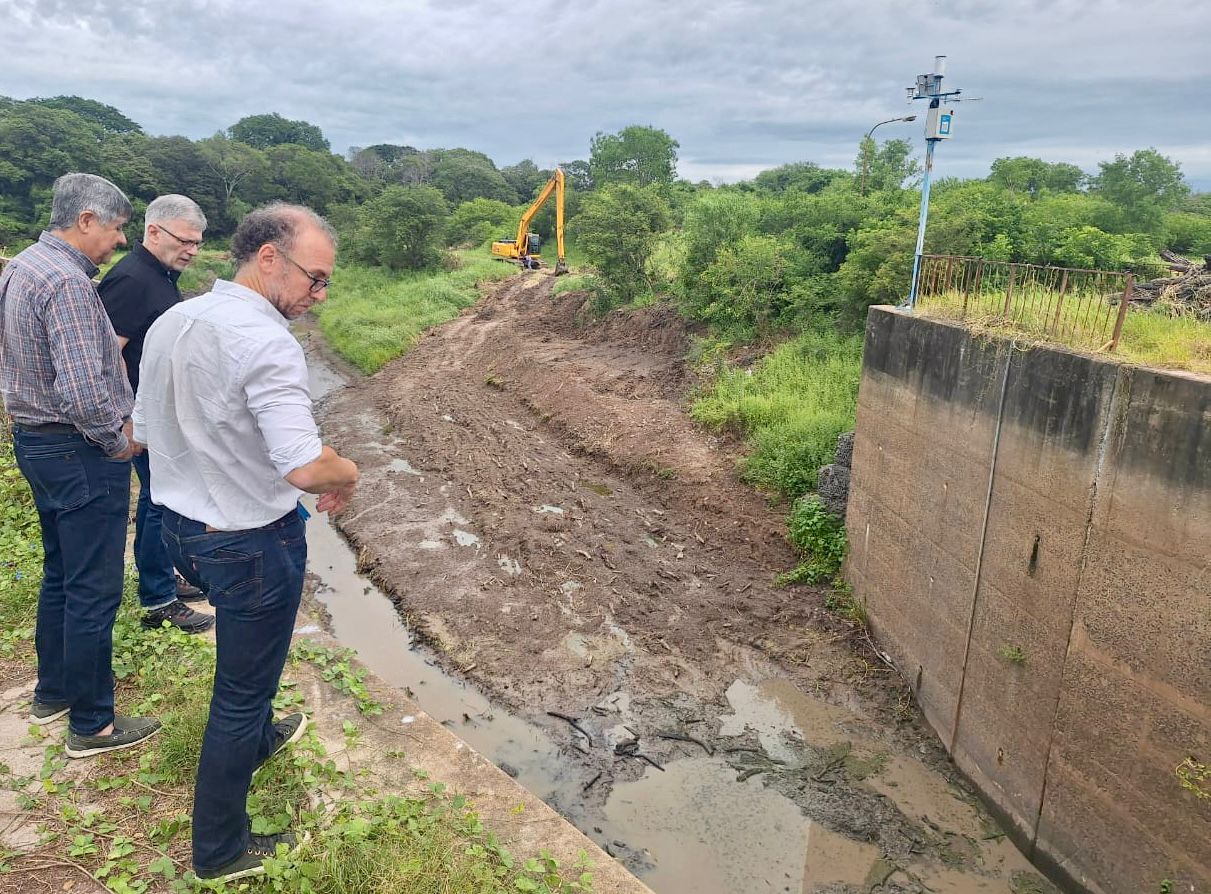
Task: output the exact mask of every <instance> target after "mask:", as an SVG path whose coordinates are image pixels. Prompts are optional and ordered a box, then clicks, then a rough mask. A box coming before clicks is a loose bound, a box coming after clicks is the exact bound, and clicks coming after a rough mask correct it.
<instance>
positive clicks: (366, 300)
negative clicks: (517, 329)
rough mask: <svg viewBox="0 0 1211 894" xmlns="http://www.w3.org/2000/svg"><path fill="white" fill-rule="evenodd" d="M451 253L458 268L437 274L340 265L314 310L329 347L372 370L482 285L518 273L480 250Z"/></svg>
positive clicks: (466, 303) (442, 319) (458, 307)
mask: <svg viewBox="0 0 1211 894" xmlns="http://www.w3.org/2000/svg"><path fill="white" fill-rule="evenodd" d="M455 257H456V258H458V261H459V267H458V269H456V270H452V271H443V272H438V273H418V274H406V273H404V274H401V273H395V272H392V271H389V270H386V269H382V268H370V267H356V266H342V265H338V267H337V270H336V275H335V276H334V278H333V284H332V289H331V292H330V294H329V297H328V300H327V301H325V302H324V303H323V304H321V305H320V306H319V307H317V308H315V309H314V310H313V311H312V313H314V314H315V316H316V318H317V319H318V320H319V324H320V329H321V330H322V331H323V333H324V337H325V338H327V339H328V343H329V344H330V345H331V346H332V347H333V349H335V350H336V351H337V352H338V353H340V354H341V355H342V356H343V357H345V358H346V359H348V360H349V361H350V362H351V363H353V364H354V365H355V366H356V367H357V368H358V369H360V370H361V371H362V372H365V373H372V372H376V371H377V370H379V369H382V367H383V366H385V365H386V364H387V363H389V362H390V361H391V360H394V359H395V358H396V357H398V356H400V355H401V354H403V353H404V351H406V350H407V349H408V348H410V347H411V346H412V345H413V344H414V343H415V342H416V340H417V339H418V338H420V336H421V335H422V334H423V333H424V332H425V330H426V329H428V328H429V327H431V326H436V325H438V324H440V323H444V322H446V321H447V320H449V319H451V318H453V317H455V316H457V315H458V313H459V312H460V311H461V310H463V309H464V308H467V307H470V306H471V305H472V304H474V303H475V302H476V301H477V300H478V299H479V291H478V288H477V287H478V286H479V284H480V283H484V282H491V281H493V280H500V279H505V278H507V277H509V276H512V275H513V274H515V273H516V272H517V268H516V267H514V266H512V265H511V264H506V263H502V262H500V261H497V260H495V259H493V258H492V257H491V256H490V255H488V254H487V253H486V252H485V251H481V250H479V249H469V250H466V251H460V252H456V253H455Z"/></svg>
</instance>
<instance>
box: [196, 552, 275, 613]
mask: <svg viewBox="0 0 1211 894" xmlns="http://www.w3.org/2000/svg"><path fill="white" fill-rule="evenodd" d="M189 561H190V563H191V564H192V565H193V568H194V570H195V571H196V572H197V575H198V577H199V578H201V580H202V582H203V583H204V584H206V596H207V598H208V599H209V600H210V604H211V605H213V606H214V607H215V608H236V609H254V608H256V607H257V606H259V605H260V604H261V589H262V578H263V575H264V570H263V569H264V556H263V554H262V553H259V552H258V553H245V552H240V551H239V550H234V549H227V548H223V547H220V548H218V549H215V550H213V551H211V552H208V553H206V554H204V555H199V554H195V555H193V556H191V557H190V559H189Z"/></svg>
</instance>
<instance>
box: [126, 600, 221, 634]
mask: <svg viewBox="0 0 1211 894" xmlns="http://www.w3.org/2000/svg"><path fill="white" fill-rule="evenodd" d="M165 621H167V622H168V623H169V624H171V625H172V626H173V627H179V628H180V629H181V630H184V631H185V632H186V633H201V632H202V631H203V630H209V629H210V628H211V626H212V625H213V624H214V616H213V615H207V614H203V613H202V612H195V611H194V610H193V609H192V608H190V607H189V606H188V605H186V604H185V603H184V602H182V601H181V600H180V599H178V600H177V601H176V602H170V603H169V604H168V605H166V606H164V607H163V608H157V609H154V610H153V611H149V612H147V613H146V614H145V615H143V620H142V621H140V622H139V623H140V624H142V625H143V626H144V627H146V628H147V629H148V630H159V629H160V628H161V627H163V626H164V622H165Z"/></svg>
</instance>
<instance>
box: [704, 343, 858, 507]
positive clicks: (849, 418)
mask: <svg viewBox="0 0 1211 894" xmlns="http://www.w3.org/2000/svg"><path fill="white" fill-rule="evenodd" d="M711 350H714V351H716V353H717V350H718V346H716V347H715V348H714V349H711V348H709V346H708V349H707V352H706V353H708V354H709V353H710V352H711ZM716 369H717V375H716V376H715V379H714V382H713V384H712V385H711V386H710V387H709V388H708V389H706V391H705V392H704V393H703V394H702V395H701V396H700V397H699V398H698V399H697V400H696V401H695V402H694V405H693V408H692V410H691V412H692V414H693V416H694V418H695V419H697V420H698V421H699V422H702V423H705V424H707V425H710V426H714V427H717V428H730V429H732V430H733V431H736V432H737V433H739V434H742V435H744V436H746V437H747V438H748V439H749V440H750V442H751V444H752V448H753V449H752V452H751V453H750V454H749V456H748V458H747V460H746V461H745V476H746V477H747V478H748V480H750V481H751V482H752V483H754V484H756V485H757V486H758V487H760V488H762V489H764V490H767V491H770V492H771V493H774V494H777V495H779V496H782V497H785V498H787V499H794V498H796V497H799V496H802V495H803V494H804V493H806V492H808V491H810V490H814V489H815V487H816V473H817V472H818V471H819V469H820V467H821V466H823V465H826V464H827V463H829V462H831V461H832V457H833V454H834V452H835V451H836V446H837V437H838V436H839V435H840V434H841V433H842V432H846V431H849V430H850V429H852V428H853V425H854V416H855V413H856V409H857V402H858V381H859V379H860V377H861V373H862V338H861V337H860V336H844V337H843V336H838V335H837V334H836V333H834V332H830V331H814V330H813V331H808V332H804V333H802V334H801V335H799V336H796V337H795V338H792V339H790V340H789V341H786V342H783V343H782V344H781V345H779V346H778V347H776V348H775V349H774V350H773V351H771V352H770V353H769V354H767V355H766V356H765V357H764V358H762V359H761V360H760V361H758V362H757V364H755V365H754V366H753V367H751V368H748V369H746V368H743V367H740V366H736V365H732V364H728V363H726V362H722V361H719V362H718V363H717V365H716Z"/></svg>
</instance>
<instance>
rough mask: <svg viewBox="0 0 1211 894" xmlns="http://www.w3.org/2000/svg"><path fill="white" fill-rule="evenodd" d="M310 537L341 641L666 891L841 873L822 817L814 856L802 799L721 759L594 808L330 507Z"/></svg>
mask: <svg viewBox="0 0 1211 894" xmlns="http://www.w3.org/2000/svg"><path fill="white" fill-rule="evenodd" d="M311 503H312V505H311V507H310V508H312V509H314V500H311ZM307 546H308V551H309V556H308V564H309V570H310V572H311V573H312V575H314V577H315V578H316V580H317V587H316V597H317V598H318V599H319V601H320V602H321V603H322V604H323V605H324V607H325V608H326V609H327V610H328V612H329V614H330V616H331V619H332V631H333V635H334V636H336V638H337V639H339V640H340V641H341V642H342V643H343V644H344V645H346V646H348V647H350V648H352V649H356V650H357V652H358V656H359V658H360V659H361V660H362V661H363V662H364V663H365V664H366V665H367V666H368V667H369V668H370V669H371V670H373V671H374V673H376V674H377V675H378V676H379V677H381V678H382V679H384V680H385V681H387V682H388V683H391V684H393V685H395V686H397V687H399V688H400V689H402V690H405V691H407V692H410V693H411V694H412V695H413V696H414V698H415V699H416V701H417V703H418V704H419V705H420V706H421V707H422V708H423V709H424V710H425V711H426V712H427V713H429V714H430V715H431V716H433V717H434V718H436V719H437V720H439V721H441V722H442V723H444V724H445V725H447V726H448V727H450V728H451V729H452V730H453V731H454V732H456V733H457V734H458V736H459V737H460V738H462V739H463V740H464V741H466V742H467V743H468V744H469V745H471V747H473V748H475V749H476V751H478V752H479V753H481V754H483V755H484V756H485V757H487V758H488V759H489V760H491V761H492V762H493V763H495V764H497V765H498V766H501V767H505V768H507V771H508V772H509V773H510V774H511V775H514V776H515V778H516V779H517V780H518V781H519V782H520V783H521V784H522V785H524V786H525V787H526V788H527V789H529V790H530V791H531V792H533V793H534V794H536V795H538V796H539V797H541V798H542V799H543V800H545V801H547V802H548V803H550V804H552V805H553V806H555V807H556V808H557V809H558V810H560V811H561V812H562V813H564V814H565V815H566V816H568V817H569V818H570V819H571V820H572V821H573V822H575V823H576V825H577V826H578V827H579V828H581V830H582V831H584V832H585V833H586V834H588V835H590V837H592V838H594V839H595V840H597V841H598V843H600V844H602V845H603V846H605V847H607V848H608V849H609V850H610V852H612V853H614V854H615V855H616V856H617V857H619V858H620V859H622V860H623V862H625V863H626V864H627V865H628V866H629V867H630V868H631V870H632V871H633V872H635V873H636V874H637V875H639V876H640V877H641V878H642V879H643V880H644V881H645V882H646V883H647V884H648V885H649V886H651V887H652V889H653V890H655V891H656V892H658V894H682V892H687V894H688V892H695V894H732V892H736V891H743V890H747V888H746V887H745V885H746V884H751V883H754V882H759V883H760V886H761V887H760V890H772V891H793V892H796V894H797V892H799V891H802V890H810V888H807V889H805V888H804V887H803V885H804V873H805V870H806V869H808V868H811V867H815V866H819V869H820V871H821V872H822V873H823V875H822V876H821V877H822V878H827V877H831V876H834V875H836V867H835V861H834V860H833V857H832V856H831V855H832V854H834V853H836V851H835V850H829V849H828V846H827V845H826V844H825V843H824V841H825V839H826V837H827V836H828V833H826V832H824V831H823V830H821V829H819V828H818V827H817V831H816V833H815V837H816V842H817V843H816V844H815V845H814V846H813V847H814V848H815V857H814V858H813V856H812V851H811V850H807V846H808V844H809V841H810V835H809V833H810V831H811V823H810V822H809V821H808V820H807V819H806V818H805V817H804V816H803V815H802V813H801V812H800V810H799V808H798V807H797V806H796V805H794V804H793V803H792V802H791V801H789V800H788V799H786V798H784V797H782V796H781V795H778V794H776V793H775V792H772V791H770V790H767V789H765V788H763V787H762V785H761V783H760V781H759V780H750V781H749V782H746V783H737V782H736V773H735V771H734V770H732V768H731V767H729V766H728V765H727V764H726V763H725V762H723V761H722V760H721V759H716V758H705V757H704V758H698V759H690V760H682V761H675V762H672V763H670V764H668V765H666V767H665V770H664V772H660V771H657V770H656V769H654V768H649V772H648V773H647V774H646V775H645V776H644V777H643V778H641V779H639V780H637V781H634V782H628V783H623V784H621V785H618V786H616V787H615V789H614V791H613V793H612V794H611V796H610V798H609V799H608V800H607V802H606V804H605V806H604V808H598V807H588V806H586V805H585V804H584V803H583V802H582V801H581V800H580V798H579V797H578V793H579V792H580V791H581V787H582V785H583V784H584V782H585V781H586V780H585V773H584V770H583V769H582V768H581V767H579V766H576V765H575V764H573V763H572V762H571V761H569V760H568V759H567V758H566V757H564V756H563V754H562V753H561V752H560V750H559V748H558V747H557V746H556V745H555V744H553V743H552V741H551V740H550V739H549V738H548V737H547V735H546V733H545V732H544V731H543V730H541V729H540V728H538V727H537V726H534V725H533V724H530V723H527V722H526V721H524V720H522V719H520V718H518V717H515V716H512V715H510V714H509V713H507V712H506V711H503V710H502V709H500V708H499V707H498V706H494V705H493V704H491V703H490V702H489V701H488V699H487V698H485V697H484V696H483V695H482V694H481V693H480V692H478V691H477V690H475V689H474V688H472V687H470V686H468V685H467V684H465V683H463V682H461V681H459V680H457V679H456V678H454V677H452V676H450V675H449V674H447V673H445V672H444V671H443V670H441V669H440V668H439V667H438V666H437V664H436V663H435V662H434V660H433V659H432V658H431V657H430V656H429V655H428V654H427V650H426V649H425V648H424V647H422V646H418V645H417V644H416V643H414V642H413V639H412V635H411V633H410V632H409V630H408V629H407V627H406V626H405V625H404V624H403V623H402V622H401V620H400V617H399V615H398V613H397V612H396V610H395V606H394V605H393V604H392V603H391V601H390V600H389V599H388V598H387V597H386V596H385V595H384V594H383V593H382V591H380V590H379V589H378V587H376V586H375V585H374V584H373V583H371V582H370V581H369V580H368V579H366V578H365V577H363V576H362V575H360V574H359V573H358V572H357V567H356V559H355V557H354V555H353V551H352V550H351V549H350V548H349V545H348V544H347V543H346V542H345V540H344V539H343V538H342V537H341V536H340V534H338V533H337V532H336V531H335V530H334V529H333V528H332V527H331V525H329V524H327V523H326V522H325V520H324V518H323V517H314V518H313V519H312V520H311V522H310V523H309V524H308V526H307ZM805 851H806V855H805ZM826 866H827V868H825V867H826ZM855 871H859V870H855ZM850 874H853V872H851V873H850ZM860 874H862V875H864V874H865V868H862V869H860Z"/></svg>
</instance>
